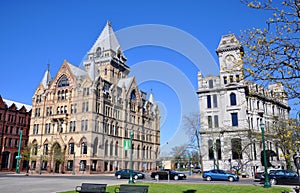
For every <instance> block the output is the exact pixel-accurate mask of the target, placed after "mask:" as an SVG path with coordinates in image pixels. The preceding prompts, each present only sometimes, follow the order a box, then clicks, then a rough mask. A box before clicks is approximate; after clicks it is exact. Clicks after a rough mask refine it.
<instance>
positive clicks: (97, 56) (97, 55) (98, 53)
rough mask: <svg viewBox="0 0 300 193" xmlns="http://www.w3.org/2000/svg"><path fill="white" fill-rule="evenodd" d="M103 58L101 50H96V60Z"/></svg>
mask: <svg viewBox="0 0 300 193" xmlns="http://www.w3.org/2000/svg"><path fill="white" fill-rule="evenodd" d="M100 56H101V48H100V47H98V48H97V50H96V58H99V57H100Z"/></svg>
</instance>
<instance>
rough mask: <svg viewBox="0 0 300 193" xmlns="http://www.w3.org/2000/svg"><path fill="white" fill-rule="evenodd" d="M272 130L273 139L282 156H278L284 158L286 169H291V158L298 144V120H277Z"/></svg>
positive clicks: (299, 128) (299, 129) (299, 139)
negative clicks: (275, 140)
mask: <svg viewBox="0 0 300 193" xmlns="http://www.w3.org/2000/svg"><path fill="white" fill-rule="evenodd" d="M273 128H274V131H275V133H274V138H275V139H277V141H278V142H277V146H278V148H280V150H281V152H282V154H283V155H279V156H282V157H284V159H285V162H286V166H287V169H292V163H291V158H292V157H293V155H294V153H295V152H296V151H298V148H299V147H298V142H299V141H300V138H299V132H300V127H299V123H298V120H294V119H289V120H283V119H277V120H276V124H274V125H273Z"/></svg>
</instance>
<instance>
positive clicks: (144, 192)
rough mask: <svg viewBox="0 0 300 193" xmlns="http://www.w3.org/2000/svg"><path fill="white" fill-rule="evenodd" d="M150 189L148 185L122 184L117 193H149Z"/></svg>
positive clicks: (116, 189)
mask: <svg viewBox="0 0 300 193" xmlns="http://www.w3.org/2000/svg"><path fill="white" fill-rule="evenodd" d="M148 187H149V186H146V185H128V184H121V185H120V188H119V187H117V188H115V193H148Z"/></svg>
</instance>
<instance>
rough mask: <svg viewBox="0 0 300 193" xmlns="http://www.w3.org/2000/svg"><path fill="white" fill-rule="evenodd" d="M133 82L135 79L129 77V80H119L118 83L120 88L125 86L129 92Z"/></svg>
mask: <svg viewBox="0 0 300 193" xmlns="http://www.w3.org/2000/svg"><path fill="white" fill-rule="evenodd" d="M132 81H133V77H128V78H122V79H120V80H119V82H118V87H121V88H122V87H123V85H124V86H125V88H126V89H127V90H128V88H129V86H130V84H131V83H132Z"/></svg>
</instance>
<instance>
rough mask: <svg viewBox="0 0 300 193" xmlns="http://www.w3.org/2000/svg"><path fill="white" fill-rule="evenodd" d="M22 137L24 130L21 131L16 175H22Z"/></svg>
mask: <svg viewBox="0 0 300 193" xmlns="http://www.w3.org/2000/svg"><path fill="white" fill-rule="evenodd" d="M22 135H23V130H20V143H19V148H18V155H17V156H16V159H17V166H16V174H19V173H20V160H21V147H22Z"/></svg>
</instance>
